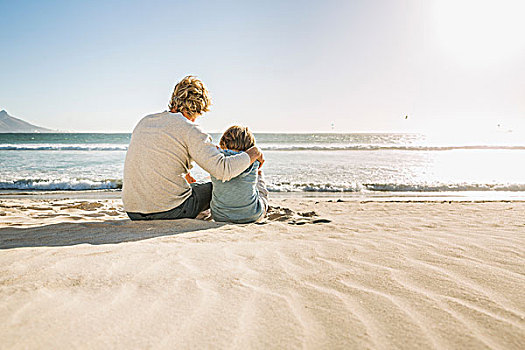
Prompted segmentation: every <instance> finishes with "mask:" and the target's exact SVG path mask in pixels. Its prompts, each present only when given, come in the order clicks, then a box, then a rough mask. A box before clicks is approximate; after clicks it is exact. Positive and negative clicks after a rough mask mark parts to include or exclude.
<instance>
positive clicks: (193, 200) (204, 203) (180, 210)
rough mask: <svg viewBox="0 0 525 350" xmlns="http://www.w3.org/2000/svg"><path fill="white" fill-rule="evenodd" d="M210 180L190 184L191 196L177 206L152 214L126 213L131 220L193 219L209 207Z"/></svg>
mask: <svg viewBox="0 0 525 350" xmlns="http://www.w3.org/2000/svg"><path fill="white" fill-rule="evenodd" d="M211 192H212V184H211V182H205V183H193V184H191V196H190V197H188V199H186V200H185V201H184V203H182V204H181V205H179V206H178V207H177V208H173V209H171V210H168V211H165V212H162V213H153V214H139V213H128V216H129V217H130V219H131V220H175V219H187V218H188V219H195V218H196V217H197V215H199V213H200V212H201V211H204V210H206V209H209V208H210V201H211Z"/></svg>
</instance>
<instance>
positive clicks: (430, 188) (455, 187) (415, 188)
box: [268, 182, 525, 192]
mask: <svg viewBox="0 0 525 350" xmlns="http://www.w3.org/2000/svg"><path fill="white" fill-rule="evenodd" d="M268 190H269V191H270V192H366V191H370V192H480V191H508V192H521V191H525V184H394V183H390V184H371V183H367V184H359V183H346V184H328V183H327V184H321V183H288V182H285V183H277V184H269V185H268Z"/></svg>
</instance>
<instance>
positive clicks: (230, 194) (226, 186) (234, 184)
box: [210, 150, 266, 224]
mask: <svg viewBox="0 0 525 350" xmlns="http://www.w3.org/2000/svg"><path fill="white" fill-rule="evenodd" d="M221 152H223V153H224V154H226V155H227V156H230V155H234V154H237V153H239V152H237V151H232V150H221ZM258 170H259V162H258V161H255V162H254V163H253V164H252V165H250V166H249V167H248V168H247V169H246V170H245V171H244V172H242V173H241V174H240V175H239V176H237V177H234V178H233V179H231V180H230V181H224V182H223V181H221V180H218V179H216V178H214V177H213V176H212V177H211V181H212V183H213V193H212V198H211V203H210V208H211V214H212V217H213V219H214V220H215V221H229V222H234V223H239V224H244V223H249V222H255V221H257V220H258V219H259V218H260V217H261V216H263V215H264V214H265V212H266V204H265V202H264V201H263V199H262V198H261V194H260V193H259V189H258V188H257V184H258V180H259V179H258V174H257V171H258Z"/></svg>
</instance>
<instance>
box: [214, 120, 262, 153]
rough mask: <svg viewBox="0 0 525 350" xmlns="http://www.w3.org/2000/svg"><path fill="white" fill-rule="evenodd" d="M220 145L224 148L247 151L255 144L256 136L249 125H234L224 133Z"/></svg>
mask: <svg viewBox="0 0 525 350" xmlns="http://www.w3.org/2000/svg"><path fill="white" fill-rule="evenodd" d="M219 145H220V146H221V148H223V149H231V150H235V151H246V150H247V149H249V148H251V147H253V146H255V137H254V136H253V134H252V132H251V131H250V130H248V128H247V127H245V126H237V125H234V126H232V127H230V128H228V130H226V131H225V132H224V134H222V137H221V140H220V141H219Z"/></svg>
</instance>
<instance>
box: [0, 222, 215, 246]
mask: <svg viewBox="0 0 525 350" xmlns="http://www.w3.org/2000/svg"><path fill="white" fill-rule="evenodd" d="M224 225H225V224H224V223H216V222H210V221H203V220H193V219H181V220H157V221H130V220H127V219H126V220H113V221H104V222H87V223H59V224H51V225H45V226H36V227H4V228H0V249H10V248H21V247H59V246H71V245H76V244H85V243H87V244H95V245H96V244H114V243H122V242H132V241H140V240H144V239H148V238H154V237H160V236H170V235H176V234H180V233H185V232H194V231H201V230H207V229H211V228H217V227H221V226H224Z"/></svg>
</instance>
